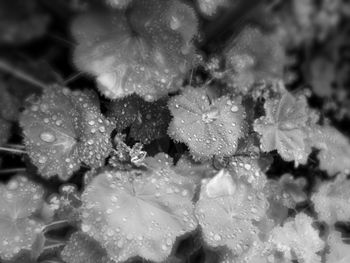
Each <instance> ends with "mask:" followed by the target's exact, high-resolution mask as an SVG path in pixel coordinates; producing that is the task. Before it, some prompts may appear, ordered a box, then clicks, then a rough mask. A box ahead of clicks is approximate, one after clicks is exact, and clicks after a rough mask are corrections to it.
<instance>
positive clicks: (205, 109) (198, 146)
mask: <svg viewBox="0 0 350 263" xmlns="http://www.w3.org/2000/svg"><path fill="white" fill-rule="evenodd" d="M169 109H170V111H171V113H172V115H173V120H172V121H171V123H170V126H169V130H168V133H169V135H170V136H171V137H172V138H173V139H175V140H176V141H180V142H184V143H186V144H187V145H188V146H189V149H190V152H191V154H192V155H193V156H194V157H196V158H209V157H212V156H214V155H216V156H228V155H231V154H233V153H234V152H235V151H236V149H237V144H238V139H239V138H241V137H243V136H244V131H245V127H246V125H245V111H244V108H243V106H242V105H241V103H240V101H239V100H238V99H231V98H229V97H227V96H224V97H221V98H218V99H216V100H214V101H210V100H209V98H208V96H207V94H206V91H205V89H195V88H192V87H188V88H187V89H186V90H185V91H184V92H183V93H182V94H181V95H178V96H176V97H174V98H172V99H171V100H170V102H169Z"/></svg>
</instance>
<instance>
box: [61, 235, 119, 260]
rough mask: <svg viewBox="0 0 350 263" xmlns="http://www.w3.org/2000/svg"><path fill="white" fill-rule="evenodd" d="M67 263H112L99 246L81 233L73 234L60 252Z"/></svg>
mask: <svg viewBox="0 0 350 263" xmlns="http://www.w3.org/2000/svg"><path fill="white" fill-rule="evenodd" d="M61 257H62V259H63V260H64V261H65V262H67V263H112V262H113V261H112V260H111V259H109V257H108V256H107V252H106V250H105V249H103V248H102V247H101V245H100V244H99V243H98V242H97V241H96V240H94V239H93V238H91V237H89V236H88V235H86V234H84V233H82V232H75V233H73V234H72V235H71V236H70V238H69V240H68V242H67V245H66V246H65V247H64V249H63V250H62V252H61Z"/></svg>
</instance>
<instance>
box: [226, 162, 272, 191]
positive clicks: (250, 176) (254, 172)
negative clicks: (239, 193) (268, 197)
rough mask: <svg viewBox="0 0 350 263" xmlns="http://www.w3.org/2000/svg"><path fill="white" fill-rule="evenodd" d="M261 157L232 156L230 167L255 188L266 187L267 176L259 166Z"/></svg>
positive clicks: (236, 174) (238, 176)
mask: <svg viewBox="0 0 350 263" xmlns="http://www.w3.org/2000/svg"><path fill="white" fill-rule="evenodd" d="M259 160H260V159H259V158H253V157H240V156H235V157H231V159H230V163H229V169H230V170H231V171H232V172H233V174H235V176H236V177H237V178H239V179H240V180H242V181H245V182H246V183H248V184H250V185H251V186H252V187H253V188H254V189H257V190H261V189H263V188H264V186H265V184H266V182H267V178H266V175H265V174H264V173H263V172H262V171H261V169H260V166H259Z"/></svg>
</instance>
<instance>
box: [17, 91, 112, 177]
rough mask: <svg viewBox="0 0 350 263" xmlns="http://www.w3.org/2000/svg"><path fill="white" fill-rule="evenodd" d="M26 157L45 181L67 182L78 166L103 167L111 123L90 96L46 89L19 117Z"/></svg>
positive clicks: (96, 101)
mask: <svg viewBox="0 0 350 263" xmlns="http://www.w3.org/2000/svg"><path fill="white" fill-rule="evenodd" d="M20 124H21V126H22V128H23V132H24V142H25V145H26V149H27V151H28V155H29V156H30V158H31V160H32V162H33V163H34V164H35V165H36V166H37V168H38V169H39V172H40V173H41V174H42V175H43V176H44V177H51V176H54V175H58V176H59V177H60V178H61V179H62V180H67V179H68V178H69V177H70V176H71V175H72V173H73V172H74V171H75V170H77V169H78V168H79V167H80V165H81V163H82V162H83V163H85V164H87V165H89V166H91V167H99V166H102V165H103V164H104V160H105V157H107V156H108V154H109V152H110V148H111V146H112V145H111V142H110V134H111V131H112V130H113V125H112V124H111V122H110V121H109V120H107V119H105V118H104V116H103V115H102V114H101V112H100V108H99V102H98V99H97V97H96V95H95V94H94V93H92V92H85V93H84V92H81V91H76V92H71V91H69V90H68V89H67V88H62V87H60V86H53V87H49V88H48V89H47V90H45V92H44V94H43V95H42V96H41V97H40V98H39V99H37V100H34V99H32V101H31V105H30V106H29V107H28V108H27V109H26V110H25V111H24V112H23V113H22V115H21V118H20Z"/></svg>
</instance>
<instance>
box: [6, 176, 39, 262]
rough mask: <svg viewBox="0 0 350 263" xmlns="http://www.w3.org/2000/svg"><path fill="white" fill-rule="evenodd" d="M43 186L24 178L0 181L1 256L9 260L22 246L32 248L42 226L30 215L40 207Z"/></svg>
mask: <svg viewBox="0 0 350 263" xmlns="http://www.w3.org/2000/svg"><path fill="white" fill-rule="evenodd" d="M43 194H44V191H43V189H42V188H41V187H40V186H38V185H36V184H34V183H32V182H29V181H28V180H27V179H26V178H25V177H15V178H13V179H11V181H9V182H8V183H7V185H4V184H0V244H1V245H0V257H1V258H3V259H10V258H12V257H13V256H14V255H16V254H17V253H18V252H19V251H20V250H22V249H30V248H31V246H32V244H33V243H34V241H35V240H36V237H37V235H38V233H40V232H41V229H42V227H43V225H42V223H41V222H38V221H36V220H35V219H32V218H30V217H31V216H32V215H33V214H34V213H35V212H37V211H38V210H39V209H41V207H42V204H43V199H42V197H43Z"/></svg>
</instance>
